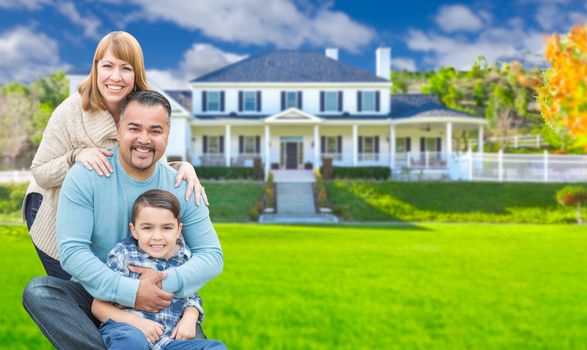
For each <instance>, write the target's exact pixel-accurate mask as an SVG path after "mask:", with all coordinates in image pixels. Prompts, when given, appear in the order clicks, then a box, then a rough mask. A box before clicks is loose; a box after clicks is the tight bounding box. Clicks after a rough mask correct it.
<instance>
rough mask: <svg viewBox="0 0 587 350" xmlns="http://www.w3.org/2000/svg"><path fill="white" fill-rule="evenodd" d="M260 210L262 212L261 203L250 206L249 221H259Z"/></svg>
mask: <svg viewBox="0 0 587 350" xmlns="http://www.w3.org/2000/svg"><path fill="white" fill-rule="evenodd" d="M262 210H263V203H261V202H257V203H255V205H254V206H252V207H251V209H250V211H249V216H250V217H251V220H253V221H257V220H259V214H260V213H261V211H262Z"/></svg>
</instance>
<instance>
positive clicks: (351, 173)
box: [332, 166, 391, 180]
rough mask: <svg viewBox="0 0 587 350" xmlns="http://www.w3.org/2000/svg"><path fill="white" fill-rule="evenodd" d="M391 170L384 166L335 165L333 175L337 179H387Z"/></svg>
mask: <svg viewBox="0 0 587 350" xmlns="http://www.w3.org/2000/svg"><path fill="white" fill-rule="evenodd" d="M390 175H391V170H390V169H389V168H388V167H383V166H363V167H342V166H337V167H333V171H332V176H333V178H335V179H376V180H387V179H389V176H390Z"/></svg>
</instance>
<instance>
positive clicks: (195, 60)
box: [147, 44, 247, 90]
mask: <svg viewBox="0 0 587 350" xmlns="http://www.w3.org/2000/svg"><path fill="white" fill-rule="evenodd" d="M245 58H247V56H246V55H237V54H234V53H230V52H224V51H222V50H220V49H219V48H217V47H215V46H212V45H209V44H194V45H192V47H191V48H190V49H189V50H188V51H186V52H185V53H184V54H183V58H182V60H181V62H180V63H179V66H178V68H177V69H172V70H156V69H153V70H149V71H148V72H147V75H148V76H149V79H151V80H153V82H154V83H155V84H157V86H159V87H161V88H162V89H164V90H185V89H188V82H189V81H190V80H192V79H194V78H197V77H199V76H202V75H204V74H206V73H210V72H212V71H214V70H216V69H219V68H222V67H224V66H226V65H229V64H231V63H234V62H237V61H240V60H242V59H245Z"/></svg>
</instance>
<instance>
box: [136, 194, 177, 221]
mask: <svg viewBox="0 0 587 350" xmlns="http://www.w3.org/2000/svg"><path fill="white" fill-rule="evenodd" d="M143 208H160V209H167V210H169V211H170V212H171V213H172V214H173V216H174V217H175V218H176V219H177V221H178V222H180V218H179V209H180V204H179V200H178V199H177V197H175V196H174V195H173V194H171V193H170V192H168V191H164V190H149V191H147V192H145V193H143V194H141V195H140V196H139V197H138V198H137V199H136V200H135V202H134V204H133V205H132V216H131V222H132V223H133V225H134V224H135V221H136V219H137V216H139V212H140V211H141V209H143Z"/></svg>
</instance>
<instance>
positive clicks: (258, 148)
mask: <svg viewBox="0 0 587 350" xmlns="http://www.w3.org/2000/svg"><path fill="white" fill-rule="evenodd" d="M255 153H261V136H255Z"/></svg>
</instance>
